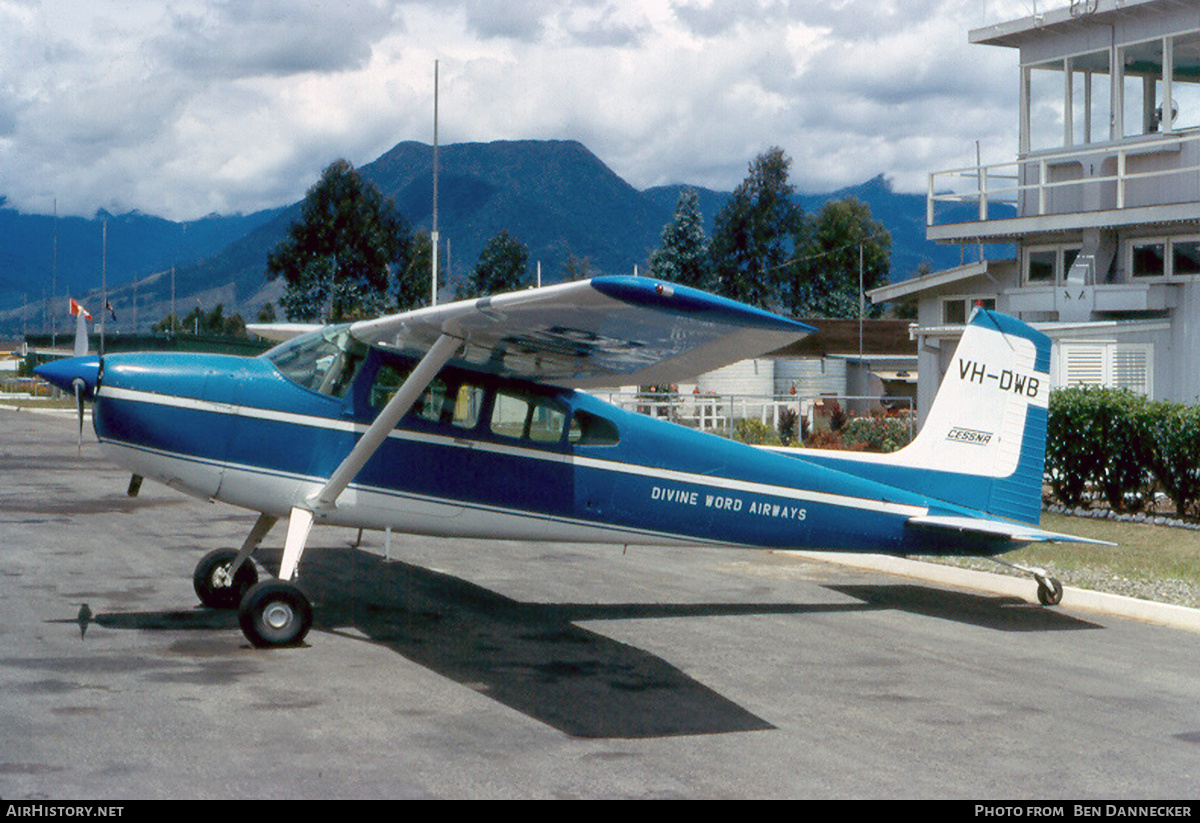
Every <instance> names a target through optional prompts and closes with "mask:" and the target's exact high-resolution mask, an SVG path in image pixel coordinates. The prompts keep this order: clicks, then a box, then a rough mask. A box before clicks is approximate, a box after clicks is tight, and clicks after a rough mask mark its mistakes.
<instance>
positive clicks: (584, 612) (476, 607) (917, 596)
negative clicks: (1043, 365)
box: [63, 547, 1095, 738]
mask: <svg viewBox="0 0 1200 823" xmlns="http://www.w3.org/2000/svg"><path fill="white" fill-rule="evenodd" d="M314 548H315V547H314ZM277 554H278V552H271V551H269V550H264V551H261V552H260V553H259V559H260V560H266V561H267V563H266V565H267V566H268V567H270V566H271V563H272V562H273V561H274V560H275V559H276V557H275V555H277ZM303 580H304V585H305V588H306V590H307V591H308V592H309V594H310V596H311V597H312V599H313V602H314V603H315V604H316V617H315V623H314V628H315V629H316V630H318V631H325V632H330V633H335V634H340V635H342V636H346V637H355V638H365V640H366V641H367V642H372V643H376V644H380V645H382V646H384V647H386V648H389V649H392V650H393V651H395V652H396V653H398V654H400V655H402V656H404V657H405V658H407V659H409V660H411V661H413V662H414V663H417V664H419V665H421V666H424V667H425V668H428V669H430V670H431V671H434V672H437V673H438V674H440V675H442V676H444V677H447V678H450V679H451V680H454V681H456V682H458V683H460V684H463V685H466V686H468V687H469V688H472V689H475V690H477V691H479V692H480V693H482V694H485V695H487V696H488V697H490V698H492V699H494V700H496V701H498V702H500V703H502V704H503V705H506V706H508V707H510V708H512V709H515V710H517V711H520V712H522V713H524V714H526V715H527V716H529V717H532V718H534V719H536V720H538V721H540V722H542V723H545V724H547V725H549V726H551V727H553V728H556V729H559V730H560V731H562V732H564V733H566V734H570V735H573V736H576V737H587V738H641V737H663V736H671V735H703V734H721V733H725V732H736V731H761V730H768V729H772V728H774V727H773V726H772V725H771V724H770V723H768V722H767V721H765V720H763V719H762V718H759V717H757V716H755V715H754V714H752V713H750V712H748V711H746V710H745V709H743V708H742V707H740V706H738V705H736V704H735V703H733V702H732V701H730V700H728V699H727V698H725V697H723V696H721V695H720V694H718V693H716V692H715V691H713V690H712V689H710V688H708V687H707V686H704V685H703V684H701V683H699V682H697V681H696V680H695V679H694V678H692V677H690V676H689V675H687V674H685V673H684V672H682V671H681V670H679V669H678V668H676V667H675V666H673V665H671V664H670V663H668V662H666V661H665V660H663V659H661V658H659V657H657V656H655V655H653V654H651V653H649V652H646V651H642V650H640V649H637V648H635V647H632V646H630V645H628V644H626V643H621V642H619V641H616V640H613V639H611V638H608V637H605V636H603V635H601V634H597V633H596V632H593V631H590V630H588V629H586V628H583V627H581V626H579V625H577V622H580V621H589V620H590V621H598V620H633V619H654V618H681V617H720V616H738V615H768V614H776V615H779V614H784V615H786V614H796V615H803V614H817V613H830V612H861V611H874V610H902V611H908V612H914V613H917V614H922V615H926V616H932V617H937V618H943V619H951V620H960V621H964V622H967V623H970V624H973V625H978V626H985V627H989V628H994V629H999V630H1004V631H1047V630H1063V629H1079V628H1093V627H1095V626H1094V624H1089V623H1086V622H1084V621H1080V620H1077V619H1075V618H1072V617H1070V616H1069V615H1064V614H1062V613H1059V612H1055V611H1051V610H1047V609H1042V608H1040V607H1035V606H1030V605H1028V604H1025V603H1023V602H1021V601H1018V600H1016V599H1012V598H1004V597H990V596H983V595H975V594H968V593H963V592H955V591H949V590H945V589H934V588H926V587H923V586H916V585H904V584H901V585H875V586H868V585H860V586H831V587H828V588H829V589H830V590H832V591H837V592H839V593H841V594H845V595H848V596H850V597H853V598H855V599H856V600H857V601H858V602H854V603H812V604H789V603H732V604H722V603H694V604H653V603H650V604H639V603H629V604H620V603H618V604H577V603H523V602H519V601H516V600H513V599H511V598H508V597H505V596H503V595H500V594H497V593H496V592H493V591H490V590H488V589H486V588H483V587H481V586H478V585H476V584H473V583H470V582H468V581H465V580H463V579H461V578H458V577H454V576H452V575H448V574H443V573H440V572H436V571H432V570H430V569H426V568H423V567H420V566H415V565H411V564H408V563H404V562H399V561H395V560H392V561H385V560H384V559H382V558H380V557H378V556H375V555H372V554H368V553H366V552H362V551H356V550H353V549H345V548H323V549H318V550H316V551H311V552H309V554H308V555H307V557H306V564H305V569H304V575H303ZM63 622H66V621H63ZM79 622H80V630H81V631H86V628H87V623H88V622H93V623H96V624H97V625H101V626H104V627H106V628H112V629H148V630H156V629H157V630H162V629H166V630H174V631H178V630H188V629H193V630H227V629H235V628H236V627H237V617H236V614H235V613H234V612H231V611H212V610H208V609H200V608H197V609H194V610H191V611H183V610H180V611H170V612H122V613H111V614H103V613H101V614H96V615H90V614H89V615H83V614H81V616H80V618H79Z"/></svg>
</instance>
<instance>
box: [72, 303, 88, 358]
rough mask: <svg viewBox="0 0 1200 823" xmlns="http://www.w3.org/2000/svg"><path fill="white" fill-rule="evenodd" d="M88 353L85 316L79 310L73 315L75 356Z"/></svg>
mask: <svg viewBox="0 0 1200 823" xmlns="http://www.w3.org/2000/svg"><path fill="white" fill-rule="evenodd" d="M87 353H88V330H87V316H86V315H85V314H84V313H83V312H79V314H77V315H76V316H75V356H76V357H79V356H80V355H84V354H87Z"/></svg>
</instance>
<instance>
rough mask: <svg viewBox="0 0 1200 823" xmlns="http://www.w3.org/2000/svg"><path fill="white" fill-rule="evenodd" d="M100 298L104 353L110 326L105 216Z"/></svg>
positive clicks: (102, 350) (102, 348)
mask: <svg viewBox="0 0 1200 823" xmlns="http://www.w3.org/2000/svg"><path fill="white" fill-rule="evenodd" d="M100 237H101V240H100V299H101V300H102V301H103V305H102V306H101V307H100V354H101V356H103V355H104V332H105V328H106V327H107V326H108V318H107V317H105V316H104V311H105V309H106V308H107V307H108V218H107V217H106V218H104V223H103V224H102V229H101V233H100Z"/></svg>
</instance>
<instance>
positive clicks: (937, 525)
mask: <svg viewBox="0 0 1200 823" xmlns="http://www.w3.org/2000/svg"><path fill="white" fill-rule="evenodd" d="M908 525H909V526H911V527H913V528H918V529H924V530H928V531H934V532H941V533H942V534H945V535H960V536H970V537H976V538H983V539H993V540H1011V541H1013V542H1016V543H1091V544H1094V545H1097V546H1114V545H1116V544H1115V543H1109V542H1107V541H1104V540H1092V539H1090V538H1087V537H1076V536H1074V535H1070V534H1058V533H1057V532H1048V531H1043V530H1042V529H1039V528H1037V527H1035V526H1027V525H1025V524H1022V523H1005V522H1003V521H1000V520H984V519H981V518H976V517H951V516H942V515H924V516H921V517H913V518H910V519H909V520H908Z"/></svg>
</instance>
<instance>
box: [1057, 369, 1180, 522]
mask: <svg viewBox="0 0 1200 823" xmlns="http://www.w3.org/2000/svg"><path fill="white" fill-rule="evenodd" d="M1046 482H1047V483H1048V484H1049V485H1050V488H1051V490H1052V491H1053V493H1054V496H1055V497H1057V498H1058V500H1059V502H1061V503H1063V504H1064V505H1066V506H1070V507H1079V506H1090V505H1093V504H1101V505H1107V506H1108V507H1109V508H1111V509H1114V510H1116V511H1137V510H1140V509H1143V508H1146V507H1147V506H1148V505H1149V504H1150V503H1152V502H1153V500H1154V498H1155V497H1156V495H1157V494H1159V493H1160V492H1161V493H1162V494H1164V495H1166V496H1167V497H1168V498H1170V499H1171V501H1172V502H1173V503H1174V504H1175V514H1176V516H1177V517H1184V516H1186V515H1188V514H1189V513H1190V511H1191V510H1192V509H1193V507H1194V506H1195V504H1196V501H1197V500H1198V499H1200V407H1198V406H1189V405H1184V404H1181V403H1170V402H1166V401H1154V400H1147V399H1146V398H1144V397H1142V396H1140V395H1137V394H1134V393H1133V392H1130V391H1128V390H1125V389H1112V388H1101V387H1095V386H1086V387H1073V388H1066V389H1056V390H1055V391H1053V392H1051V394H1050V413H1049V419H1048V420H1047V425H1046Z"/></svg>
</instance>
